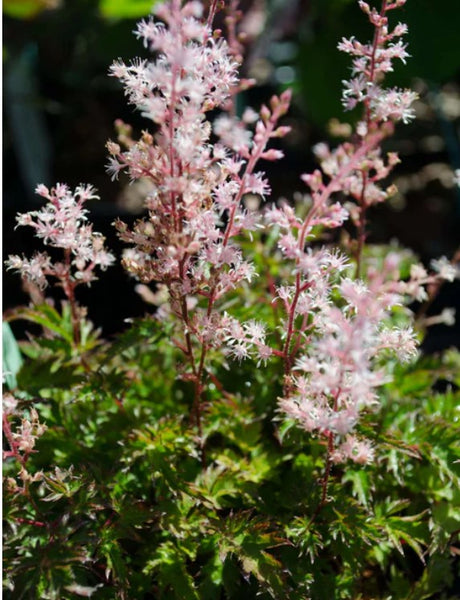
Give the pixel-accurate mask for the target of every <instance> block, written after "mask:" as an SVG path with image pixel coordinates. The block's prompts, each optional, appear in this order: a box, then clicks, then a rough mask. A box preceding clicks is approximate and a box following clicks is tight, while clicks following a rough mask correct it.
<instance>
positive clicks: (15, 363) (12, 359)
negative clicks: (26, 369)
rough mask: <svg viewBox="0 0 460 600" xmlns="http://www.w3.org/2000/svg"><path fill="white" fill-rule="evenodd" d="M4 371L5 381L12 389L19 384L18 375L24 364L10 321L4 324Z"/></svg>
mask: <svg viewBox="0 0 460 600" xmlns="http://www.w3.org/2000/svg"><path fill="white" fill-rule="evenodd" d="M2 338H3V340H2V341H3V373H4V377H5V382H6V385H7V386H8V388H9V389H10V390H11V389H13V388H15V387H16V386H17V380H16V375H17V373H18V372H19V369H20V368H21V366H22V357H21V352H20V350H19V346H18V343H17V341H16V338H15V337H14V334H13V332H12V330H11V327H10V326H9V324H8V323H6V322H3V324H2Z"/></svg>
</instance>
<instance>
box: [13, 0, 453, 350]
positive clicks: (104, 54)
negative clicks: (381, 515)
mask: <svg viewBox="0 0 460 600" xmlns="http://www.w3.org/2000/svg"><path fill="white" fill-rule="evenodd" d="M150 4H151V3H150V2H145V1H144V0H99V1H97V0H91V1H90V0H61V1H60V2H59V0H5V2H4V12H5V18H4V37H3V45H4V47H3V50H4V123H5V129H4V194H3V198H4V208H3V211H4V212H3V215H4V217H3V223H4V238H3V239H4V245H3V254H4V257H6V256H7V255H8V254H10V253H23V252H24V253H25V254H31V253H32V252H33V250H34V249H36V248H38V246H37V245H36V243H35V241H34V239H33V236H32V234H31V231H29V230H28V229H27V228H19V229H17V230H16V231H13V230H14V225H15V221H14V216H15V214H16V212H25V211H27V210H31V209H34V208H36V207H37V206H38V205H39V202H40V200H39V198H38V197H36V196H35V195H34V188H35V186H36V184H37V183H40V182H43V183H45V184H48V185H53V184H54V183H55V182H66V183H68V184H69V185H70V186H72V187H73V186H75V185H77V184H78V183H91V184H93V185H95V186H96V187H97V188H98V190H99V193H100V195H101V198H102V200H101V201H100V202H98V203H94V205H93V206H92V207H91V210H92V215H91V218H92V220H93V222H94V228H95V230H96V231H102V232H103V233H104V235H106V237H107V244H108V246H109V247H110V248H111V249H112V250H113V251H114V252H115V253H116V254H117V255H119V254H120V253H121V245H120V243H119V242H118V240H117V238H116V236H115V234H114V230H113V227H112V226H111V223H112V222H113V220H114V218H115V217H116V216H121V217H122V218H123V219H124V220H127V221H128V222H129V221H130V220H133V219H134V218H135V217H134V213H135V212H136V210H137V208H138V205H139V200H140V191H139V190H138V189H137V188H136V186H129V185H128V181H127V180H126V179H124V178H122V179H121V181H119V182H112V181H111V180H110V178H109V176H108V175H107V174H106V173H105V163H106V151H105V143H106V141H107V139H108V138H111V137H112V138H113V137H115V133H114V126H113V124H114V121H115V120H116V119H117V118H121V119H123V120H125V121H127V122H129V123H131V124H133V125H134V127H135V130H137V131H140V130H141V129H142V128H145V127H148V123H147V122H145V121H143V120H142V119H141V118H140V117H139V115H137V114H135V113H134V112H133V110H132V108H131V107H128V106H127V104H126V102H125V99H124V96H123V91H122V90H121V88H120V85H119V83H118V81H116V80H115V79H113V78H110V77H108V75H107V72H108V67H109V65H110V64H111V63H112V61H113V60H114V59H116V58H123V59H124V60H127V61H128V60H129V59H131V58H134V57H135V56H141V55H143V52H145V51H144V50H143V48H142V45H141V43H140V42H139V41H137V40H136V39H135V37H134V36H133V35H132V33H131V32H132V31H133V29H134V27H135V23H136V21H137V20H138V18H139V17H141V16H144V15H147V14H148V12H149V6H150ZM242 6H243V9H244V18H243V20H242V27H243V28H244V30H245V31H246V33H247V42H246V49H245V53H246V59H247V60H246V63H245V65H244V72H245V75H250V76H255V77H256V78H257V80H258V85H257V87H256V88H255V89H253V90H251V91H250V92H249V93H247V94H246V95H245V96H244V97H242V98H241V99H240V102H241V104H242V105H243V104H249V105H253V106H254V107H255V108H256V109H257V108H258V107H259V106H260V104H261V102H263V101H266V100H267V99H268V98H269V97H270V95H271V94H272V93H274V92H279V91H280V90H281V89H282V88H284V87H286V86H287V85H289V86H290V87H292V88H293V89H294V101H293V106H292V110H291V112H290V114H289V116H288V117H287V119H286V121H287V122H288V124H290V125H291V126H292V127H293V132H292V133H291V134H290V135H289V136H288V138H286V140H285V142H284V150H285V153H286V158H285V159H284V160H283V161H281V162H280V163H275V164H271V163H270V164H265V165H263V167H262V168H264V169H265V170H266V171H267V175H268V178H269V180H270V183H271V186H272V189H273V194H272V198H271V200H276V199H277V198H279V197H280V196H283V197H286V198H292V197H293V194H294V192H295V191H296V190H299V191H304V188H303V184H302V183H301V182H300V180H299V176H300V174H302V173H304V172H307V171H310V170H311V169H312V168H314V162H313V157H312V154H311V146H312V145H313V144H314V143H316V142H318V141H320V140H324V139H327V138H328V121H329V120H330V119H331V118H334V117H335V118H338V119H339V120H340V121H346V120H350V119H353V118H354V116H353V115H346V114H343V112H342V108H341V105H340V93H341V81H342V80H343V79H346V78H348V76H349V64H350V63H349V58H348V57H347V56H345V55H342V54H341V53H340V52H338V51H337V49H336V46H337V43H338V41H339V40H340V39H341V38H342V36H347V37H348V36H350V35H355V36H356V37H357V38H358V39H360V40H362V41H366V40H368V39H369V38H370V36H371V35H372V31H371V27H370V25H369V23H368V22H367V21H366V18H365V16H364V15H362V13H361V11H360V10H359V9H358V7H357V3H356V2H355V1H354V0H310V1H308V0H271V1H268V0H267V1H264V0H252V1H249V0H248V1H246V2H242ZM394 18H395V21H394V24H395V23H396V22H397V21H402V22H406V23H407V24H408V26H409V35H408V36H407V41H408V42H409V52H410V54H411V55H412V58H411V59H409V61H408V64H407V65H406V66H404V65H403V64H401V63H399V64H397V65H396V69H395V73H394V74H393V76H392V78H391V80H390V81H389V84H391V85H400V86H408V87H409V86H410V87H412V88H413V89H416V90H417V91H418V93H419V94H420V100H419V101H418V102H417V106H416V109H417V120H416V121H415V122H414V123H412V124H410V125H407V126H403V125H401V126H400V127H399V128H398V130H397V133H396V136H395V137H394V138H392V139H391V140H389V141H388V148H387V149H388V150H397V151H398V152H399V153H400V157H401V159H402V164H401V165H399V166H398V168H397V169H396V170H395V172H394V175H393V177H392V181H393V182H394V183H396V185H397V186H398V188H399V194H398V195H397V196H396V197H395V198H394V199H393V200H392V201H391V202H390V203H389V204H388V205H386V206H381V207H378V208H377V209H376V210H375V211H374V215H373V219H372V225H371V231H370V236H369V240H370V241H371V242H379V243H387V242H389V241H390V240H393V239H396V240H398V241H399V242H400V243H401V244H402V245H403V246H407V247H409V248H411V249H413V250H414V251H415V252H416V253H417V254H418V255H419V256H420V258H421V260H422V261H423V262H424V263H425V264H429V261H430V260H431V259H432V258H435V257H439V256H441V255H446V256H447V257H449V258H451V257H452V256H453V255H454V253H455V251H456V249H457V248H458V246H459V245H460V233H459V232H460V189H459V188H456V187H454V186H453V183H452V172H453V170H454V169H457V168H460V143H459V138H460V135H459V131H460V48H459V43H458V32H459V30H460V11H459V5H458V0H439V1H438V2H435V3H434V2H432V0H408V2H407V5H406V6H405V7H404V8H403V9H402V10H398V11H395V13H394ZM332 143H336V142H335V141H332ZM4 290H5V292H4V300H3V302H4V309H9V308H11V307H13V306H16V305H18V304H21V303H25V302H27V295H26V294H25V293H24V292H23V291H22V290H21V285H20V281H19V277H18V276H17V275H14V274H11V273H9V272H8V273H6V274H5V275H4ZM459 297H460V283H459V281H458V280H457V281H456V282H455V283H453V284H446V285H444V286H443V288H442V290H441V293H440V294H439V296H438V297H437V298H436V300H435V302H434V303H433V305H432V307H431V309H430V312H431V313H436V312H439V311H440V310H441V309H442V307H444V306H454V305H456V306H457V310H458V313H459V315H460V305H459ZM79 299H80V301H81V302H82V303H84V304H86V305H88V307H89V313H90V317H91V319H92V320H93V321H94V322H95V323H96V325H97V326H100V327H102V328H103V330H104V333H105V334H108V335H109V334H112V333H114V332H117V331H120V330H121V329H122V328H123V326H124V319H125V318H127V317H132V316H135V315H139V314H143V313H144V312H145V311H146V310H147V308H146V305H145V304H143V303H142V301H141V300H140V298H139V297H138V296H137V294H136V293H135V292H134V281H132V280H131V279H129V277H128V276H127V275H126V274H125V273H123V271H122V269H121V267H119V266H117V267H113V268H111V269H109V270H108V271H107V272H106V273H103V274H101V277H100V280H99V281H98V282H96V283H94V284H93V286H92V288H91V289H89V290H83V289H80V290H79ZM459 319H460V317H459ZM14 326H15V327H16V328H17V329H16V331H18V333H19V332H21V329H20V326H18V325H17V324H14ZM459 340H460V328H459V324H457V325H456V326H455V327H450V328H448V327H445V326H436V327H433V328H432V329H431V331H430V333H429V335H428V337H427V339H426V341H425V344H424V347H425V350H427V351H433V350H437V349H441V348H444V347H447V346H451V345H460V342H459Z"/></svg>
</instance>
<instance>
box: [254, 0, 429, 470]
mask: <svg viewBox="0 0 460 600" xmlns="http://www.w3.org/2000/svg"><path fill="white" fill-rule="evenodd" d="M404 1H405V0H395V1H394V2H383V3H382V9H381V11H380V12H377V11H376V9H374V8H371V7H370V6H369V4H368V3H367V2H363V1H359V6H360V8H361V10H363V12H364V13H365V14H366V15H367V16H368V18H369V20H370V22H371V23H372V25H373V26H374V28H375V33H374V39H373V42H372V43H369V44H361V43H360V42H358V41H357V40H355V39H354V38H351V39H349V40H346V39H344V40H342V42H341V43H340V44H339V49H340V50H342V51H344V52H347V53H349V54H351V55H352V57H353V73H352V75H353V76H352V78H351V80H350V81H348V82H344V87H345V89H344V93H343V103H344V106H345V108H346V109H352V108H355V106H357V105H358V103H360V104H361V105H362V107H363V118H362V120H361V121H360V122H358V124H357V126H356V129H355V132H354V135H353V137H352V140H353V141H349V142H344V143H343V144H341V145H339V146H338V147H337V148H336V149H334V150H331V149H330V148H329V147H328V146H327V145H326V144H318V145H317V146H316V147H315V149H314V151H315V154H316V156H317V158H318V159H319V161H320V164H321V170H319V169H318V170H316V171H314V172H313V173H312V174H309V175H304V176H303V177H302V179H303V181H304V182H305V183H306V184H307V185H308V186H309V188H310V192H311V199H310V200H309V202H310V207H309V211H308V213H307V216H306V217H305V218H304V219H300V218H299V217H297V215H296V214H295V212H294V210H293V209H292V208H291V207H290V206H288V205H286V204H285V205H282V206H280V207H272V208H270V209H269V210H268V211H267V212H266V220H267V222H268V224H269V225H271V226H276V227H277V228H278V229H279V232H280V236H279V241H278V247H279V249H280V252H281V254H282V256H283V257H284V258H285V260H286V261H293V262H294V281H293V282H292V283H290V284H287V285H286V284H283V285H280V286H279V287H278V288H277V298H276V299H275V301H278V302H281V303H282V305H283V308H284V312H285V314H286V319H285V322H284V324H283V325H282V330H283V332H284V346H283V350H282V352H281V355H282V357H283V360H284V365H285V385H284V396H283V398H282V399H281V400H280V409H281V411H282V412H284V413H285V414H286V415H288V416H289V417H292V418H294V419H295V420H297V421H298V422H299V424H300V426H301V427H302V428H304V429H305V430H307V431H309V432H316V433H318V434H320V435H323V436H326V437H327V438H328V440H329V443H328V460H329V461H336V462H340V461H343V460H346V459H351V460H354V461H355V462H359V463H365V462H368V461H370V460H372V458H373V451H372V446H371V444H370V443H369V442H368V441H367V440H363V439H359V438H357V437H355V435H354V430H355V427H356V425H357V423H358V421H359V418H360V413H361V412H362V411H363V410H368V409H371V408H372V407H374V406H375V405H376V404H377V403H378V397H377V388H378V387H379V386H381V385H382V384H383V383H384V382H386V381H387V380H388V373H387V371H386V370H385V369H384V368H383V367H382V366H381V364H380V363H381V358H382V357H383V355H384V354H385V353H386V352H388V351H391V352H393V353H394V354H395V355H396V356H397V358H398V359H399V360H401V361H404V360H408V359H410V358H411V357H412V356H414V355H415V354H416V340H415V336H414V333H413V331H412V329H411V328H410V327H408V328H402V329H401V328H396V327H391V326H389V325H388V324H387V323H388V322H389V317H390V313H391V311H392V309H393V307H394V306H396V305H399V304H404V297H405V296H406V295H409V294H410V295H412V296H419V297H420V296H421V295H422V294H423V293H425V292H424V287H423V286H424V285H426V284H427V283H429V276H428V275H427V274H426V273H425V275H426V277H425V275H424V276H423V277H422V276H421V273H419V275H420V277H418V278H417V277H414V278H411V280H410V281H409V282H401V281H399V269H398V259H397V257H396V256H395V255H391V254H390V255H389V256H388V257H387V259H386V260H385V264H384V266H383V268H382V269H381V270H378V269H373V268H372V267H370V268H369V272H368V273H367V280H368V283H364V282H363V281H361V280H360V279H359V278H358V277H359V274H360V269H361V254H362V248H363V244H364V239H365V214H366V210H367V209H368V207H369V206H371V205H373V204H376V203H379V202H382V201H384V200H385V199H386V198H387V197H388V196H389V195H391V194H392V193H393V190H392V189H391V188H390V189H387V190H384V189H381V188H380V187H379V186H378V182H379V181H380V180H382V179H384V178H386V177H387V176H388V174H389V173H390V171H391V169H392V168H393V167H394V166H395V165H396V164H397V163H398V162H399V159H398V157H397V155H396V154H395V153H389V154H388V155H387V157H386V159H385V160H384V159H383V158H382V156H381V151H380V144H381V141H382V140H383V138H385V137H386V136H388V135H390V134H391V133H392V131H393V126H394V123H395V122H396V121H398V120H402V121H403V122H407V121H408V120H410V119H411V118H412V117H413V112H412V109H411V108H410V106H411V104H412V102H413V100H414V99H415V94H413V93H412V92H410V91H407V90H398V89H391V90H386V89H385V88H383V87H382V81H383V78H384V75H385V74H386V73H387V72H389V71H391V70H392V61H393V60H394V59H395V58H399V59H401V60H402V61H403V62H404V61H405V59H406V58H407V56H408V54H407V52H406V46H405V45H404V44H403V43H402V42H401V41H400V40H398V41H396V39H397V38H399V37H400V36H401V35H403V34H404V33H406V31H407V28H406V26H405V25H401V24H399V25H397V26H396V28H395V29H394V30H393V31H391V32H390V31H389V29H388V18H387V13H388V11H390V10H393V9H394V8H398V7H399V6H402V5H403V4H404ZM337 192H340V194H341V195H342V196H346V197H349V198H350V199H351V200H353V202H349V203H348V204H346V205H345V206H344V205H343V204H341V203H340V202H338V201H331V197H332V196H333V195H334V194H335V193H337ZM349 216H350V217H351V218H352V220H353V221H354V223H355V225H356V226H357V228H358V244H357V250H356V251H355V261H356V263H357V271H356V275H357V277H356V279H351V278H350V274H351V271H350V268H351V267H350V266H349V265H348V261H347V259H346V258H345V257H344V256H342V255H340V254H338V253H336V252H331V251H330V250H328V249H326V248H318V249H315V250H312V249H311V248H307V242H308V240H309V239H311V238H312V237H314V235H315V232H316V231H317V229H318V227H319V228H336V227H340V226H341V225H342V224H343V223H344V221H345V220H346V219H347V218H348V217H349ZM315 228H316V229H315Z"/></svg>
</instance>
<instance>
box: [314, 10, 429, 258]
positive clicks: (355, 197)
mask: <svg viewBox="0 0 460 600" xmlns="http://www.w3.org/2000/svg"><path fill="white" fill-rule="evenodd" d="M405 1H406V0H395V1H394V2H383V3H382V9H381V11H380V12H378V11H377V10H376V9H375V8H371V7H370V6H369V4H368V3H367V2H364V1H362V0H360V1H359V2H358V4H359V6H360V8H361V10H362V11H363V12H364V13H365V14H366V15H367V16H368V18H369V21H370V22H371V24H372V25H373V26H374V28H375V33H374V39H373V41H372V42H371V43H367V44H362V43H360V42H359V41H357V40H356V39H355V38H354V37H352V38H350V39H345V38H344V39H343V40H342V41H341V42H340V43H339V44H338V48H339V50H341V51H342V52H346V53H347V54H350V55H351V56H352V57H353V66H352V77H351V79H350V80H348V81H344V82H343V84H344V90H343V95H342V101H343V105H344V108H345V109H346V110H351V109H354V108H355V107H356V106H358V105H361V106H362V107H363V116H362V119H361V120H360V121H359V122H358V123H357V125H356V127H355V131H354V136H353V140H354V141H353V142H351V141H350V142H344V143H343V144H341V145H339V146H338V147H337V148H336V149H330V148H329V146H328V145H327V144H325V143H321V144H318V145H317V146H316V147H315V148H314V151H315V154H316V157H317V158H318V160H319V162H320V165H321V170H316V171H315V172H314V173H312V174H309V175H304V176H303V181H304V182H305V183H306V184H307V185H308V186H309V188H310V190H311V194H312V198H313V210H314V212H315V213H316V214H315V218H317V219H318V218H320V217H321V215H322V213H323V211H326V213H327V212H328V211H329V210H330V209H329V198H330V196H331V195H332V194H333V193H334V192H340V193H341V194H342V195H345V196H347V197H349V198H350V199H351V200H352V202H350V203H349V204H348V205H347V206H346V209H347V211H348V212H349V216H350V217H351V219H352V221H353V222H354V224H355V225H356V226H357V227H358V230H359V236H360V240H359V248H360V249H359V250H358V253H359V252H360V250H361V249H362V244H363V241H364V224H365V214H366V211H367V209H368V208H369V207H370V206H372V205H374V204H377V203H380V202H383V201H384V200H386V199H387V198H389V197H390V196H391V195H393V194H394V192H395V188H394V186H390V187H389V188H387V189H382V188H379V186H378V182H379V181H381V180H383V179H385V178H386V177H387V176H388V175H389V173H390V172H391V170H392V169H393V168H394V166H395V165H396V164H398V162H399V158H398V155H397V154H396V153H394V152H390V153H388V155H387V156H386V157H383V156H382V153H381V149H380V144H381V142H382V140H383V139H384V138H385V137H387V136H389V135H391V134H392V133H393V130H394V124H395V123H396V122H398V121H402V122H403V123H408V122H409V121H410V120H412V119H413V118H414V116H415V114H414V111H413V108H412V104H413V102H414V100H416V98H417V94H416V93H415V92H412V91H410V90H406V89H399V88H389V89H387V88H384V87H383V85H382V82H383V79H384V77H385V75H386V73H388V72H390V71H392V70H393V61H394V60H395V59H400V60H401V61H402V62H404V63H405V61H406V58H407V57H408V56H409V55H408V53H407V51H406V44H403V43H402V41H401V40H400V39H397V38H400V37H401V36H402V35H404V34H405V33H407V26H406V25H404V24H401V23H399V24H398V25H396V27H395V28H394V29H393V30H391V31H390V30H389V26H388V16H387V13H388V12H389V11H391V10H393V9H396V8H399V7H401V6H403V5H404V4H405ZM325 177H326V180H329V182H328V183H326V182H325V180H324V179H325ZM342 210H344V209H342ZM340 224H341V221H338V225H335V226H339V225H340ZM325 225H326V226H334V224H333V223H332V224H331V225H327V223H325ZM358 258H359V257H358Z"/></svg>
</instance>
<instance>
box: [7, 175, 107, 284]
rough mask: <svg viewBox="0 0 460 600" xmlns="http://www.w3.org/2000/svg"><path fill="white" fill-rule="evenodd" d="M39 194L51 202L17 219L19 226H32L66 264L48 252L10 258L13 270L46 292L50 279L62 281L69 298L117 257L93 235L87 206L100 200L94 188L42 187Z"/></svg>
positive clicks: (101, 240) (37, 190) (99, 235)
mask: <svg viewBox="0 0 460 600" xmlns="http://www.w3.org/2000/svg"><path fill="white" fill-rule="evenodd" d="M36 192H37V194H39V195H40V196H42V197H43V198H45V199H46V200H48V202H47V204H46V205H45V206H44V207H43V208H42V209H41V210H35V211H31V212H28V213H23V214H19V215H18V216H17V218H16V219H17V222H18V226H26V225H27V226H29V227H32V228H33V229H34V230H35V235H36V236H37V237H38V238H41V239H42V240H43V242H44V243H45V244H46V245H48V246H52V247H54V248H61V249H62V250H63V251H64V260H63V261H62V262H53V261H52V259H51V257H50V256H49V254H47V253H46V252H38V253H36V254H35V255H34V256H33V257H32V258H30V259H27V258H25V257H20V256H16V255H15V256H10V257H9V258H8V260H7V261H6V265H7V267H8V268H9V269H15V270H16V271H18V272H19V273H20V274H21V276H22V277H23V278H25V279H27V280H29V281H32V282H33V283H35V284H36V285H38V286H39V287H40V288H41V289H44V288H45V287H47V285H48V280H47V278H48V277H53V278H55V279H58V280H59V282H60V284H61V285H62V286H63V288H64V291H65V292H66V294H67V295H69V292H70V291H71V290H73V289H74V288H75V287H76V286H77V285H79V284H81V283H86V284H88V285H89V284H90V283H91V282H92V281H94V280H95V279H96V273H95V268H96V267H99V268H100V269H102V270H105V269H107V267H109V266H110V265H111V264H112V263H113V262H114V260H115V257H114V256H113V255H112V254H110V252H107V250H105V248H104V237H103V236H102V235H101V234H100V233H97V232H94V231H93V228H92V225H91V224H90V223H88V217H87V214H88V211H87V209H86V208H84V204H85V202H87V201H88V200H92V199H95V198H98V196H97V195H96V193H95V190H94V188H93V187H92V186H90V185H87V186H83V185H81V186H78V187H77V188H76V190H75V191H74V192H72V191H71V190H70V189H69V188H68V187H67V186H66V185H64V184H57V185H56V187H54V188H52V189H51V190H49V189H48V188H47V187H46V186H44V185H39V186H38V187H37V189H36Z"/></svg>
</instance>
